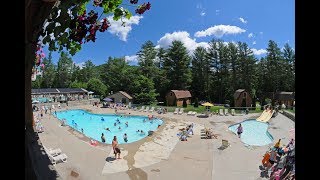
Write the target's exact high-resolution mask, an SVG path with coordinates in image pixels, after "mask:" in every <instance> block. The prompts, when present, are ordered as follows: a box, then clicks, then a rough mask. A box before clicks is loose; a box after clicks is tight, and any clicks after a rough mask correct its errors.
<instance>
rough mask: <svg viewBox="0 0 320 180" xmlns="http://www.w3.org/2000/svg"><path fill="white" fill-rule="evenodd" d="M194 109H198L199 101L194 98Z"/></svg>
mask: <svg viewBox="0 0 320 180" xmlns="http://www.w3.org/2000/svg"><path fill="white" fill-rule="evenodd" d="M194 107H195V108H197V107H199V100H198V98H196V99H195V100H194Z"/></svg>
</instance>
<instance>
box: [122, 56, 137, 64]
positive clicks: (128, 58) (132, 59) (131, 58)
mask: <svg viewBox="0 0 320 180" xmlns="http://www.w3.org/2000/svg"><path fill="white" fill-rule="evenodd" d="M124 59H125V60H126V62H138V56H137V55H132V56H125V57H124Z"/></svg>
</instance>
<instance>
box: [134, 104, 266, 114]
mask: <svg viewBox="0 0 320 180" xmlns="http://www.w3.org/2000/svg"><path fill="white" fill-rule="evenodd" d="M152 106H153V107H155V110H157V109H158V108H159V107H161V108H167V110H168V112H174V110H175V109H176V108H182V107H175V106H157V105H155V104H152V105H149V107H152ZM145 107H147V105H145ZM140 108H141V106H138V109H140ZM219 109H225V107H223V106H212V107H210V112H217V111H219ZM230 109H232V108H230ZM189 111H195V112H197V113H203V112H205V111H206V107H205V106H201V105H199V107H194V106H193V105H188V107H186V108H184V112H189ZM262 111H263V110H260V108H256V109H255V110H250V111H249V113H262ZM229 113H230V110H229ZM236 113H241V110H237V109H236Z"/></svg>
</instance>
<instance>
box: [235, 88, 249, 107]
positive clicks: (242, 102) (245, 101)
mask: <svg viewBox="0 0 320 180" xmlns="http://www.w3.org/2000/svg"><path fill="white" fill-rule="evenodd" d="M233 97H234V107H251V105H252V98H251V96H250V94H249V93H248V92H247V91H246V90H245V89H238V90H236V92H235V93H234V94H233Z"/></svg>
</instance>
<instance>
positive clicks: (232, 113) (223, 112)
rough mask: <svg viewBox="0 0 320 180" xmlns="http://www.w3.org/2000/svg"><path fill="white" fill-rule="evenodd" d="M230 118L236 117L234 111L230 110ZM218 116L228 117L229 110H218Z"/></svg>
mask: <svg viewBox="0 0 320 180" xmlns="http://www.w3.org/2000/svg"><path fill="white" fill-rule="evenodd" d="M230 114H231V115H232V116H235V115H236V111H235V109H231V113H230ZM219 115H220V116H228V115H229V109H219Z"/></svg>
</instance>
